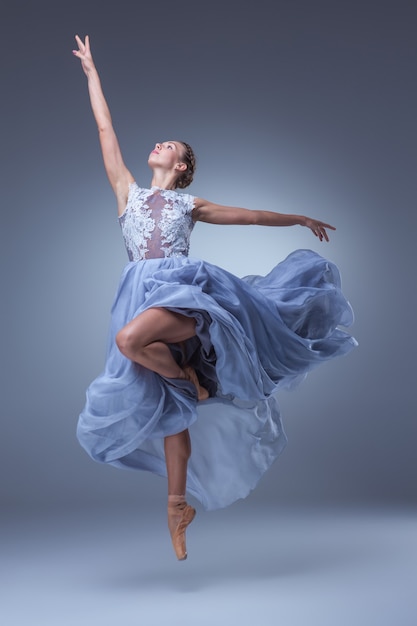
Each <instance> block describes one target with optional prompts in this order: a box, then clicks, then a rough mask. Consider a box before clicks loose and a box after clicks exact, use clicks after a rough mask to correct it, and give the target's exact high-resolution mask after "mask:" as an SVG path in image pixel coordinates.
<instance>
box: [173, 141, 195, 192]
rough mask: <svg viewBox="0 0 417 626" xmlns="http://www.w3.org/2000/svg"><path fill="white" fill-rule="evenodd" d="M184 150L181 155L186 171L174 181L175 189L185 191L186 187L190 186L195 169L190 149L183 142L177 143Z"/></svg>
mask: <svg viewBox="0 0 417 626" xmlns="http://www.w3.org/2000/svg"><path fill="white" fill-rule="evenodd" d="M179 143H180V144H181V145H182V146H183V148H184V150H183V155H182V162H183V163H185V165H186V166H187V169H186V170H185V171H184V172H181V174H180V175H179V176H178V178H177V180H176V181H175V189H177V188H179V189H185V188H186V187H188V185H191V183H192V181H193V177H194V172H195V168H196V158H195V154H194V152H193V149H192V147H191V146H190V145H189V144H188V143H186V142H185V141H180V142H179Z"/></svg>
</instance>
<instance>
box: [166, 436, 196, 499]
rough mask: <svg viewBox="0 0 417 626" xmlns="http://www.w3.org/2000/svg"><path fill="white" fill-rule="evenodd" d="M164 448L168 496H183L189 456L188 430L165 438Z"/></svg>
mask: <svg viewBox="0 0 417 626" xmlns="http://www.w3.org/2000/svg"><path fill="white" fill-rule="evenodd" d="M164 448H165V462H166V466H167V474H168V495H176V496H184V495H185V488H186V483H187V464H188V459H189V458H190V455H191V441H190V434H189V432H188V430H183V431H182V433H177V434H176V435H170V436H169V437H165V439H164Z"/></svg>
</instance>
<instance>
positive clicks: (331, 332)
mask: <svg viewBox="0 0 417 626" xmlns="http://www.w3.org/2000/svg"><path fill="white" fill-rule="evenodd" d="M148 191H149V190H148ZM172 193H174V192H172ZM177 195H180V194H177ZM187 215H189V212H188V211H185V212H184V216H185V219H187ZM189 228H190V229H191V226H189ZM151 230H152V229H151ZM170 245H171V244H170ZM146 247H147V246H146V245H145V248H146ZM182 247H184V246H183V244H182ZM128 251H129V250H128ZM151 307H163V308H166V309H169V310H172V311H176V312H179V313H182V314H183V315H186V316H190V317H194V318H195V319H196V322H197V336H196V337H194V338H193V339H191V340H189V341H187V342H186V343H185V346H183V347H182V349H180V348H179V347H178V346H176V345H172V346H170V347H171V350H172V353H173V355H174V358H176V359H177V361H178V362H179V363H185V362H188V363H191V364H192V365H193V366H194V367H195V369H196V371H197V374H198V376H199V378H200V382H201V383H202V384H203V385H204V386H205V387H206V388H208V389H209V391H210V396H211V397H210V398H209V399H208V400H206V401H204V402H197V398H196V391H195V387H194V386H193V385H192V384H191V383H189V382H188V381H183V380H173V379H167V378H163V377H161V376H159V375H158V374H155V373H153V372H151V371H150V370H147V369H146V368H143V367H141V366H140V365H138V364H135V363H133V362H132V361H130V360H129V359H127V358H126V357H124V356H123V355H122V354H121V353H120V351H119V350H118V348H117V346H116V343H115V336H116V334H117V332H118V331H119V330H120V329H121V328H122V327H123V326H124V325H125V324H127V323H128V322H129V321H130V320H131V319H133V318H134V317H136V316H137V315H139V314H140V313H141V312H143V311H144V310H146V309H148V308H151ZM352 322H353V313H352V309H351V306H350V304H349V302H348V301H347V300H346V298H345V297H344V295H343V293H342V291H341V284H340V275H339V271H338V269H337V267H336V266H335V265H334V264H333V263H331V262H329V261H328V260H326V259H324V258H323V257H321V256H320V255H318V254H316V253H315V252H313V251H311V250H297V251H295V252H293V253H292V254H290V255H289V256H288V257H287V258H286V259H285V260H284V261H282V262H281V263H279V264H278V265H277V266H276V267H275V268H274V269H273V270H272V271H271V272H270V273H269V274H268V275H267V276H247V277H245V278H243V279H240V278H237V277H236V276H234V275H233V274H230V273H229V272H227V271H225V270H223V269H221V268H219V267H217V266H215V265H212V264H210V263H206V262H204V261H201V260H199V259H195V258H190V257H187V256H185V255H184V254H183V253H178V254H177V255H175V254H174V255H173V256H163V257H162V258H152V259H147V260H139V261H137V260H133V261H130V262H129V263H128V264H127V266H126V267H125V269H124V271H123V274H122V276H121V280H120V284H119V287H118V290H117V293H116V297H115V300H114V304H113V307H112V315H111V326H110V333H109V339H108V347H107V358H106V364H105V369H104V371H103V372H102V373H101V374H100V375H99V376H98V378H96V380H95V381H93V382H92V384H91V385H90V387H89V388H88V390H87V399H86V404H85V407H84V409H83V411H82V413H81V415H80V417H79V422H78V428H77V435H78V438H79V441H80V443H81V445H82V446H83V447H84V448H85V450H86V451H87V452H88V454H89V455H90V456H91V457H92V458H93V459H95V460H97V461H100V462H104V463H110V464H113V465H115V466H116V467H120V468H130V469H136V470H146V471H150V472H153V473H155V474H159V475H161V476H166V467H165V457H164V446H163V438H164V437H165V436H167V435H171V434H175V433H178V432H181V431H182V430H184V429H186V428H189V431H190V435H191V442H192V455H191V459H190V462H189V466H188V476H187V491H188V492H189V493H191V494H192V495H193V496H195V497H196V498H197V499H198V500H199V501H200V502H201V504H202V505H203V507H204V508H205V509H208V510H209V509H216V508H221V507H225V506H228V505H229V504H231V503H232V502H234V501H235V500H237V499H239V498H244V497H246V496H247V495H248V493H249V492H250V491H251V490H252V489H253V488H254V487H255V486H256V484H257V483H258V481H259V479H260V478H261V476H262V475H263V474H264V472H265V471H266V470H267V469H268V468H269V467H270V466H271V464H272V463H273V462H274V460H275V459H276V458H277V457H278V455H279V454H280V452H281V451H282V450H283V448H284V447H285V445H286V441H287V439H286V436H285V433H284V430H283V426H282V421H281V416H280V410H279V404H278V401H277V392H279V390H280V389H281V388H284V387H285V388H288V387H291V386H294V385H295V384H297V383H299V382H300V381H301V380H302V379H303V378H304V377H305V376H306V374H307V373H308V372H309V371H310V370H311V369H312V368H314V367H316V366H317V365H319V364H320V363H323V362H324V361H326V360H329V359H332V358H334V357H337V356H341V355H345V354H347V353H348V352H350V350H352V349H353V348H354V347H355V346H356V345H357V344H356V341H355V339H354V338H353V337H352V336H351V335H350V334H348V333H347V332H346V331H344V330H342V329H341V328H339V326H344V327H348V326H350V325H351V324H352Z"/></svg>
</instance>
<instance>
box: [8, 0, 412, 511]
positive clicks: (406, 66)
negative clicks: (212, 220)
mask: <svg viewBox="0 0 417 626" xmlns="http://www.w3.org/2000/svg"><path fill="white" fill-rule="evenodd" d="M1 12H2V17H1V20H0V30H1V41H2V55H1V61H0V62H1V66H2V82H1V84H2V88H1V101H0V102H1V109H2V111H1V121H0V123H1V142H0V149H1V153H2V154H1V186H2V191H1V200H2V208H1V217H2V228H1V255H2V259H1V272H2V283H1V284H2V324H1V329H2V340H1V344H2V375H1V398H2V419H1V425H2V426H1V430H2V434H1V440H0V446H1V449H0V464H1V493H0V497H1V503H2V507H5V508H6V507H11V508H13V509H19V508H20V507H22V508H29V507H30V508H36V507H39V508H41V509H43V510H47V509H49V508H51V509H56V508H60V507H63V506H68V507H77V506H80V505H81V506H87V505H102V504H104V505H113V504H114V503H117V504H128V503H130V502H136V501H139V500H140V501H141V502H143V501H144V500H146V499H147V498H152V497H153V496H155V497H157V498H160V497H161V498H163V497H164V495H165V490H166V486H165V482H164V481H163V480H162V479H159V478H156V477H153V476H151V475H145V474H139V473H133V472H123V471H118V470H115V469H113V468H111V467H106V466H100V465H98V464H95V463H94V462H93V461H91V460H90V459H89V458H88V457H87V456H86V454H85V453H84V451H83V450H81V448H80V447H79V446H78V443H77V441H76V438H75V427H76V420H77V416H78V413H79V411H80V410H81V408H82V406H83V403H84V394H85V389H86V387H87V385H88V384H89V382H90V381H91V379H92V378H94V377H95V376H96V375H97V374H98V373H99V372H100V371H101V368H102V365H103V362H104V350H105V343H106V338H107V327H108V322H109V309H110V306H111V302H112V298H113V295H114V292H115V289H116V286H117V282H118V276H119V274H120V272H121V270H122V268H123V266H124V264H125V262H126V260H127V259H126V254H125V251H124V249H123V244H122V240H121V235H120V232H119V227H118V224H117V220H116V211H115V202H114V199H113V195H112V191H111V188H110V186H109V184H108V182H107V179H106V177H105V174H104V169H103V166H102V162H101V155H100V152H99V146H98V141H97V133H96V129H95V124H94V120H93V117H92V114H91V111H90V108H89V101H88V96H87V87H86V80H85V76H84V74H83V73H82V70H81V68H80V64H79V61H78V60H77V59H75V58H73V56H72V54H71V49H72V48H73V47H74V40H73V37H74V34H75V33H78V34H80V35H81V36H84V35H85V34H86V33H88V34H89V35H90V37H91V44H92V51H93V54H94V58H95V61H96V65H97V67H98V69H99V71H100V74H101V78H102V83H103V88H104V91H105V94H106V96H107V99H108V102H109V105H110V108H111V110H112V113H113V120H114V125H115V127H116V131H117V133H118V135H119V139H120V143H121V146H122V150H123V153H124V156H125V161H126V163H127V165H128V167H129V168H130V169H131V171H132V172H133V173H134V174H135V176H136V177H137V180H138V182H140V183H143V184H145V185H146V184H148V183H149V182H150V175H149V174H150V172H149V171H148V169H147V166H146V158H147V155H148V153H149V151H150V149H151V147H152V146H153V144H154V142H155V141H159V140H166V139H177V138H178V139H184V140H186V141H188V142H189V143H191V144H192V145H193V147H194V148H195V151H196V153H197V155H198V172H197V175H196V178H195V181H194V183H193V185H192V187H191V188H190V192H191V193H193V194H195V195H198V196H201V197H206V198H208V199H210V200H213V201H215V202H220V203H222V204H233V205H240V206H246V207H249V208H267V209H271V210H277V211H282V212H291V213H301V214H307V215H311V216H313V217H317V218H321V219H323V220H325V221H329V222H330V223H332V224H334V225H335V226H336V227H337V231H336V232H335V233H334V234H333V235H332V237H331V242H330V243H329V244H320V243H319V242H318V241H316V240H315V238H314V237H313V236H312V235H311V233H310V232H309V231H307V230H306V229H301V228H299V227H294V228H291V229H266V228H262V227H258V228H256V227H223V228H222V227H218V226H217V227H216V226H210V225H202V224H199V225H198V226H197V228H196V230H195V232H194V239H193V243H192V251H191V252H192V254H193V255H194V256H199V257H202V258H205V259H207V260H208V261H211V262H214V263H217V264H218V265H220V266H223V267H225V268H226V269H228V270H230V271H232V272H234V273H236V274H237V275H240V276H242V275H245V274H248V273H261V274H262V273H266V272H267V271H268V270H269V269H270V268H271V266H272V265H274V264H275V263H276V262H278V261H279V260H281V259H282V258H284V257H285V256H286V255H287V254H288V253H289V252H290V251H291V250H293V249H295V248H303V247H309V248H312V249H314V250H317V251H319V252H320V253H322V254H324V255H326V256H328V258H330V259H331V260H332V261H335V262H336V263H337V264H338V265H339V266H340V268H341V271H342V279H343V285H344V290H345V293H346V295H347V297H348V298H349V300H350V301H351V303H352V305H353V307H354V310H355V313H356V322H355V324H354V326H353V327H352V333H353V334H354V336H355V337H356V338H357V340H358V341H359V344H360V346H359V348H358V349H357V350H355V351H354V352H353V353H351V354H350V355H349V356H348V357H345V358H343V359H339V360H337V361H333V362H331V363H330V364H326V365H324V366H323V367H321V368H320V369H319V370H317V371H315V372H314V373H312V374H311V375H310V376H309V378H308V379H307V380H306V381H305V382H304V383H303V385H302V386H301V387H299V388H298V389H297V390H296V391H295V392H291V393H283V394H282V397H281V404H282V408H283V413H284V423H285V427H286V431H287V434H288V436H289V445H288V447H287V449H286V451H285V452H284V454H283V456H282V457H281V458H280V459H279V460H278V461H277V463H276V464H275V465H274V466H273V468H272V469H271V470H270V472H269V473H268V474H267V475H266V476H265V478H264V479H263V480H262V481H261V483H260V485H259V487H258V489H257V490H256V491H255V492H254V493H253V494H252V495H251V496H250V497H249V501H248V506H250V503H251V502H252V503H253V504H254V505H256V503H258V502H280V503H284V504H285V503H287V504H297V503H303V504H305V503H309V502H311V503H319V504H320V503H322V504H328V503H337V502H342V503H344V502H345V503H354V502H358V503H360V502H364V503H377V504H378V503H382V504H386V505H389V506H391V505H392V506H394V505H395V504H415V502H416V489H415V483H416V461H415V443H416V434H417V427H416V419H415V415H416V400H415V385H416V383H415V380H416V368H415V353H416V345H415V332H414V329H415V311H416V288H415V267H414V266H415V258H414V257H415V254H414V250H415V232H416V231H415V227H416V212H415V204H416V201H415V199H416V181H417V177H416V139H417V137H416V123H415V115H416V105H417V102H416V95H417V88H416V53H417V49H416V48H417V44H416V41H417V40H416V37H415V32H416V18H417V9H416V5H415V2H413V1H410V2H406V1H404V0H396V1H393V0H392V1H389V2H385V1H383V0H381V1H380V2H372V1H367V0H364V1H363V2H352V0H350V1H346V2H344V1H333V2H332V1H321V0H319V1H311V2H309V1H308V0H299V1H298V0H294V1H281V0H280V1H275V2H274V1H271V2H267V1H265V0H260V1H258V2H256V3H253V4H247V5H246V4H243V3H241V2H235V1H229V2H227V1H224V2H213V1H210V2H207V3H203V2H198V1H197V0H194V1H193V2H186V1H182V0H178V1H177V2H175V3H174V2H166V1H165V0H164V1H160V2H158V3H150V2H149V3H139V2H137V3H133V2H126V1H125V0H119V1H118V2H117V3H111V4H108V5H107V3H103V2H94V1H91V2H88V1H84V2H80V1H78V0H73V1H72V2H71V3H60V2H56V1H55V2H51V1H45V0H39V1H38V2H36V3H35V2H29V1H28V0H26V1H23V2H19V1H16V0H14V1H13V2H11V1H10V0H7V1H3V3H2V9H1Z"/></svg>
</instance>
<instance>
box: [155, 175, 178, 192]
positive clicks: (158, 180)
mask: <svg viewBox="0 0 417 626" xmlns="http://www.w3.org/2000/svg"><path fill="white" fill-rule="evenodd" d="M175 180H176V176H173V175H172V174H167V173H165V174H163V173H160V172H154V174H153V176H152V181H151V186H152V187H160V188H161V189H175V188H176V187H175Z"/></svg>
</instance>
